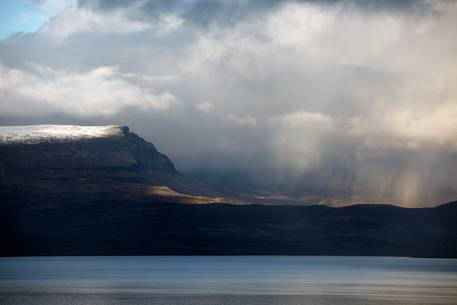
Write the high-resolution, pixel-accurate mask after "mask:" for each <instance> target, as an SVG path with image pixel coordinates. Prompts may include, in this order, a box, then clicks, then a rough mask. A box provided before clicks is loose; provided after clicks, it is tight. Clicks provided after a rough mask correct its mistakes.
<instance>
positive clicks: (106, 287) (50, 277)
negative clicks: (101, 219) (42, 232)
mask: <svg viewBox="0 0 457 305" xmlns="http://www.w3.org/2000/svg"><path fill="white" fill-rule="evenodd" d="M0 304H1V305H9V304H11V305H12V304H14V305H16V304H21V305H31V304H33V305H83V304H84V305H86V304H103V305H105V304H106V305H118V304H119V305H121V304H123V305H130V304H131V305H134V304H162V305H172V304H173V305H180V304H189V305H191V304H192V305H197V304H200V305H206V304H208V305H209V304H220V305H257V304H258V305H270V304H271V305H273V304H277V305H282V304H283V305H295V304H296V305H308V304H309V305H336V304H342V305H358V304H360V305H362V304H364V305H371V304H383V305H384V304H411V305H413V304H424V305H425V304H427V305H434V304H457V260H449V259H413V258H376V257H312V256H219V257H215V256H204V257H202V256H191V257H189V256H187V257H186V256H182V257H173V256H171V257H170V256H168V257H165V256H163V257H160V256H159V257H150V256H136V257H135V256H131V257H21V258H17V257H14V258H0Z"/></svg>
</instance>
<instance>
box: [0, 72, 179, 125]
mask: <svg viewBox="0 0 457 305" xmlns="http://www.w3.org/2000/svg"><path fill="white" fill-rule="evenodd" d="M0 75H1V83H0V93H1V96H2V97H3V98H2V101H1V102H0V111H1V113H2V114H3V115H39V114H46V113H52V112H62V113H66V114H70V115H76V116H89V117H90V116H98V115H103V116H108V115H113V114H116V113H118V112H119V111H121V110H123V109H125V108H127V107H132V108H138V109H142V110H151V109H153V110H154V109H157V110H167V109H169V108H170V106H171V105H172V104H173V103H174V102H175V101H176V98H175V97H174V96H173V95H172V94H171V93H169V92H164V93H161V94H154V93H152V92H151V91H150V90H148V89H145V88H141V87H138V86H137V85H135V84H133V83H130V82H128V81H127V80H126V79H124V78H123V75H122V73H120V72H119V71H118V70H117V69H116V68H114V67H99V68H96V69H93V70H90V71H86V72H71V71H63V70H53V69H51V68H49V67H42V66H34V67H33V68H32V69H31V70H21V69H10V68H7V67H5V66H0Z"/></svg>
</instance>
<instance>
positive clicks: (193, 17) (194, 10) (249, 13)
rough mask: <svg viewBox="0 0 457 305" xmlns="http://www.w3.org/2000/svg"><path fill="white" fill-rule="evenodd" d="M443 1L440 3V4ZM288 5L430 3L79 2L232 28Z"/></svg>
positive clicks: (409, 0)
mask: <svg viewBox="0 0 457 305" xmlns="http://www.w3.org/2000/svg"><path fill="white" fill-rule="evenodd" d="M437 1H440V0H437ZM288 3H309V4H315V5H326V6H332V5H340V6H341V8H342V9H348V10H351V9H363V10H369V11H389V12H392V11H398V10H401V11H403V10H428V9H430V8H431V6H430V1H427V0H190V1H186V0H146V1H144V0H132V1H129V0H115V1H111V0H79V2H78V4H79V6H80V7H86V8H91V9H94V10H98V11H111V10H116V9H127V10H129V15H130V17H131V18H133V19H140V20H156V19H159V18H160V17H161V16H162V15H163V14H174V15H177V16H179V17H180V18H182V19H183V20H185V21H186V22H188V23H191V24H195V25H199V26H208V25H211V24H233V23H236V22H237V21H240V20H246V19H250V20H251V21H252V19H253V18H257V17H259V16H261V15H262V14H264V13H268V12H271V11H272V10H274V9H277V8H278V7H280V6H281V5H284V4H288Z"/></svg>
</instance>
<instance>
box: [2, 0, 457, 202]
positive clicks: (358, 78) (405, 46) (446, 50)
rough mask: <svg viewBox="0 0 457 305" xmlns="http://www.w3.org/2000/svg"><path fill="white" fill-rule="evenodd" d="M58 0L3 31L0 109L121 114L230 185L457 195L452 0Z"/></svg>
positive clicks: (388, 196)
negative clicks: (24, 26) (36, 17)
mask: <svg viewBox="0 0 457 305" xmlns="http://www.w3.org/2000/svg"><path fill="white" fill-rule="evenodd" d="M38 4H41V5H43V2H40V3H38ZM48 5H50V4H49V3H48ZM53 5H54V7H61V9H59V10H58V13H57V14H56V16H55V17H54V18H53V19H51V20H50V21H49V22H48V23H47V24H45V25H43V26H42V28H41V29H40V30H39V31H38V32H36V33H33V34H16V35H13V36H11V37H9V38H7V39H4V40H2V41H0V61H1V66H0V75H1V82H0V95H1V97H2V98H1V100H0V116H1V119H0V120H1V121H0V122H1V123H4V124H9V123H30V122H41V123H52V122H51V121H53V122H56V123H57V122H58V123H62V122H61V120H63V118H64V120H65V122H64V123H80V122H83V123H90V124H96V123H114V124H127V125H130V126H131V127H132V128H133V129H134V130H137V131H138V132H139V133H141V134H142V135H145V136H146V138H148V139H149V140H151V141H153V142H154V143H156V144H157V145H158V147H159V148H161V150H163V151H164V152H165V153H167V154H169V155H170V156H171V157H172V159H173V160H174V161H175V162H176V163H177V166H178V168H180V169H181V170H182V171H184V172H189V173H192V174H194V175H196V176H198V177H200V178H202V179H208V180H211V181H219V182H222V183H226V184H228V185H233V186H237V187H239V186H244V187H249V188H258V189H268V190H271V191H276V192H280V193H288V194H292V195H295V196H308V195H318V196H322V197H332V198H379V199H383V200H391V202H395V203H399V204H403V205H408V206H410V205H422V204H430V203H437V202H443V201H448V200H452V199H455V198H457V185H456V184H455V183H453V181H456V179H457V144H456V143H457V86H455V84H456V83H457V38H456V37H457V36H456V35H455V29H456V28H457V3H455V2H453V1H433V0H428V1H425V0H424V1H357V0H347V1H345V0H342V1H336V0H335V1H331V0H326V1H324V0H322V1H255V0H254V1H228V0H226V1H222V0H217V1H205V0H193V1H103V0H80V1H79V2H77V3H76V2H74V3H67V5H62V4H61V3H60V4H59V5H60V6H59V5H57V4H56V3H54V4H53ZM59 114H60V115H59Z"/></svg>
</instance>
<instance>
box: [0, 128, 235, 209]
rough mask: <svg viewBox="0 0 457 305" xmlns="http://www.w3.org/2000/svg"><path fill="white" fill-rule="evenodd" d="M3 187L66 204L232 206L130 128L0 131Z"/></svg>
mask: <svg viewBox="0 0 457 305" xmlns="http://www.w3.org/2000/svg"><path fill="white" fill-rule="evenodd" d="M0 187H1V188H2V189H3V192H6V193H12V192H13V191H14V190H16V191H17V193H22V194H23V195H25V194H28V195H29V196H37V195H38V196H40V194H43V193H53V194H54V196H60V197H62V200H66V198H71V199H72V200H76V199H78V198H80V199H81V201H88V200H91V199H92V198H98V197H105V198H112V199H116V198H129V200H133V199H134V198H137V199H141V198H142V197H148V198H150V199H154V198H157V197H158V198H160V199H161V200H171V201H173V202H183V203H184V202H187V201H188V202H189V203H209V202H222V201H226V202H230V200H224V199H223V198H220V197H217V196H212V195H215V194H216V193H215V192H214V191H213V190H212V189H211V188H210V187H208V186H207V185H204V184H202V183H198V182H195V181H193V180H191V179H189V178H187V177H185V176H183V175H181V174H180V173H179V172H178V171H177V170H176V168H175V166H174V165H173V163H172V162H171V161H170V159H169V158H168V157H167V156H166V155H164V154H162V153H160V152H159V151H158V150H157V149H156V148H155V147H154V145H153V144H151V143H149V142H147V141H145V140H144V139H142V138H141V137H139V136H138V135H136V134H135V133H133V132H130V130H129V128H128V127H126V126H74V125H34V126H9V127H5V126H4V127H0ZM194 195H196V196H194Z"/></svg>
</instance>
